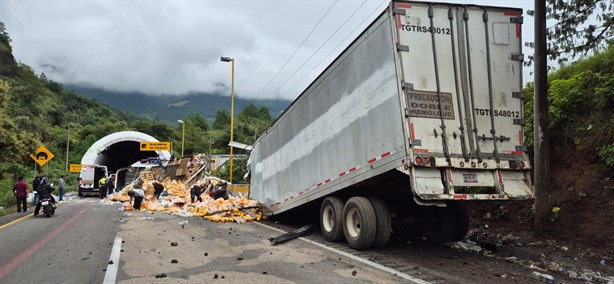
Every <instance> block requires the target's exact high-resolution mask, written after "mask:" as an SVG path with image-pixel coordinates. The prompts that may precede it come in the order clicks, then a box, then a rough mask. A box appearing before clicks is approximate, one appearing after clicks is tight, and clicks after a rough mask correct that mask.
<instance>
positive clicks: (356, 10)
mask: <svg viewBox="0 0 614 284" xmlns="http://www.w3.org/2000/svg"><path fill="white" fill-rule="evenodd" d="M365 3H367V0H365V1H363V2H362V4H360V6H358V8H356V9H355V10H354V12H353V13H352V14H351V15H350V16H348V17H347V19H345V22H343V24H341V26H339V28H337V30H335V32H334V33H333V34H331V35H330V37H329V38H328V39H327V40H326V41H325V42H324V43H323V44H322V45H320V47H319V48H318V49H317V50H316V51H315V52H314V53H313V54H312V55H311V56H309V58H307V60H305V62H303V64H302V65H301V66H299V67H298V68H297V69H296V71H294V73H292V75H290V77H288V79H287V80H286V81H284V82H283V83H282V84H281V85H280V86H279V88H277V89H276V90H275V91H273V92H272V93H271V95H269V96H268V97H267V98H266V99H270V98H271V97H272V96H273V95H274V94H275V93H277V92H278V91H279V90H280V89H281V88H282V87H283V86H284V85H285V84H286V83H288V81H290V79H292V77H294V75H296V73H297V72H298V71H299V70H301V68H303V66H305V64H306V63H307V62H309V60H311V58H313V56H314V55H316V53H318V51H320V49H322V47H323V46H324V45H325V44H326V43H328V41H330V39H331V38H332V37H333V36H335V34H337V32H339V30H340V29H341V28H342V27H343V26H345V24H346V23H347V22H348V21H349V20H350V18H352V17H353V16H354V15H355V14H356V12H358V10H359V9H360V8H362V6H363V5H365ZM266 99H265V100H266Z"/></svg>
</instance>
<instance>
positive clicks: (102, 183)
mask: <svg viewBox="0 0 614 284" xmlns="http://www.w3.org/2000/svg"><path fill="white" fill-rule="evenodd" d="M98 193H99V194H100V199H103V198H105V197H107V178H106V177H102V178H101V179H100V180H99V181H98Z"/></svg>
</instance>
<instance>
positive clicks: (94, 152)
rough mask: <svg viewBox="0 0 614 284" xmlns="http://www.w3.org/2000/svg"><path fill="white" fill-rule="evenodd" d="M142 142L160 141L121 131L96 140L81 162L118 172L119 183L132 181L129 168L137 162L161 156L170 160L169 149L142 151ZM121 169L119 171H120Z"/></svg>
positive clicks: (162, 158)
mask: <svg viewBox="0 0 614 284" xmlns="http://www.w3.org/2000/svg"><path fill="white" fill-rule="evenodd" d="M140 142H159V141H158V140H157V139H156V138H154V137H152V136H150V135H147V134H145V133H142V132H137V131H121V132H115V133H112V134H109V135H107V136H105V137H103V138H101V139H100V140H98V141H96V142H95V143H94V144H92V146H91V147H90V148H89V149H88V150H87V152H86V153H85V155H83V158H82V159H81V164H83V165H103V166H106V167H107V170H108V172H109V174H112V173H118V176H117V181H118V184H120V185H121V184H124V182H130V181H129V180H126V173H127V172H129V170H128V168H129V167H130V165H132V164H134V163H135V162H138V161H140V160H141V159H147V158H159V159H160V160H162V161H168V160H169V159H170V157H171V154H170V152H169V151H141V149H140ZM118 171H119V172H118Z"/></svg>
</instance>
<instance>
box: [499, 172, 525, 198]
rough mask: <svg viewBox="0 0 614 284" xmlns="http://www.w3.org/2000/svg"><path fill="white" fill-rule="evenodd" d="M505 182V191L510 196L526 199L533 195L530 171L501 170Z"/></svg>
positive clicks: (502, 179)
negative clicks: (530, 185)
mask: <svg viewBox="0 0 614 284" xmlns="http://www.w3.org/2000/svg"><path fill="white" fill-rule="evenodd" d="M500 174H501V181H502V183H503V192H505V193H506V194H507V196H508V197H510V198H514V199H524V198H531V197H533V191H532V190H531V188H530V187H529V184H531V181H530V177H529V174H528V172H510V171H500Z"/></svg>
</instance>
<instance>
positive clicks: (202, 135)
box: [0, 22, 272, 214]
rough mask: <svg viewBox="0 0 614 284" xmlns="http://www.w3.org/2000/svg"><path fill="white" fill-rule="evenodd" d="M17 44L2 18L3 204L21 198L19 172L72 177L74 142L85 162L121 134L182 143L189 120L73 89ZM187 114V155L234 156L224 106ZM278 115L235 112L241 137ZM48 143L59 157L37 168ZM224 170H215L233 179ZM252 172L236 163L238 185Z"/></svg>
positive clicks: (71, 180) (249, 139) (252, 109)
mask: <svg viewBox="0 0 614 284" xmlns="http://www.w3.org/2000/svg"><path fill="white" fill-rule="evenodd" d="M10 43H11V40H10V37H9V35H8V34H7V33H6V31H5V29H4V25H3V24H2V23H1V22H0V206H3V207H7V206H10V205H12V204H13V203H14V197H13V194H12V187H13V184H14V182H15V181H16V179H17V177H18V176H20V175H23V176H25V177H26V180H27V181H31V180H32V179H33V177H34V176H35V175H37V174H43V173H44V174H47V175H48V176H50V178H51V180H52V181H56V182H57V179H58V178H59V177H60V176H61V175H63V174H66V162H67V158H66V155H67V153H66V152H67V145H69V146H70V147H69V149H70V150H69V153H68V164H71V163H74V164H78V163H80V161H81V157H82V156H83V154H84V153H85V152H86V151H87V149H88V148H89V147H90V146H91V145H92V144H93V143H94V142H96V141H97V140H98V139H100V138H102V137H104V136H106V135H109V134H111V133H113V132H117V131H125V130H133V131H140V132H143V133H147V134H149V135H151V136H153V137H155V138H157V139H158V140H160V141H171V142H173V143H174V144H175V145H180V144H181V134H182V125H176V124H173V125H172V126H171V125H170V124H169V123H168V122H164V121H160V120H157V119H154V120H150V119H147V118H143V117H138V116H134V115H132V114H128V113H126V112H123V111H119V110H116V109H114V108H112V107H110V106H108V105H106V104H104V103H101V102H99V101H97V100H94V99H91V98H86V97H83V96H80V95H78V94H77V93H75V92H74V91H70V90H67V89H65V88H64V87H63V86H62V85H61V84H59V83H57V82H54V81H52V80H49V79H48V78H46V76H45V75H44V74H40V75H37V74H36V73H35V72H34V70H33V69H32V68H30V67H29V66H27V65H25V64H22V63H18V62H17V61H16V60H15V59H14V57H13V54H12V49H11V45H10ZM181 119H182V120H183V121H184V122H185V142H184V145H185V149H184V155H185V156H188V155H192V154H196V153H208V152H209V151H211V152H212V153H214V154H221V153H228V141H229V140H230V134H229V129H230V114H229V112H228V111H227V110H226V109H219V110H218V111H217V113H216V115H215V118H214V120H213V122H212V123H209V122H208V121H207V119H205V118H204V117H203V116H202V115H200V114H199V113H195V112H191V113H183V116H181ZM271 120H272V118H271V115H270V114H269V111H268V109H267V108H265V107H260V108H258V107H256V106H254V105H251V104H250V105H246V106H245V108H244V109H243V110H242V111H241V112H239V113H238V115H237V116H236V119H235V122H234V126H235V127H234V140H235V141H239V142H242V143H246V144H251V143H253V142H254V141H255V133H261V132H262V131H264V130H265V129H266V128H267V127H268V125H269V124H270V123H271ZM41 145H44V146H45V147H46V148H47V149H49V150H50V152H52V153H53V154H54V155H55V157H54V158H53V159H52V160H51V161H50V162H49V163H47V165H45V166H44V167H42V168H41V167H38V166H36V167H35V163H34V161H33V160H32V159H31V158H30V157H29V155H30V154H31V153H32V152H34V151H35V150H36V149H37V148H38V147H39V146H41ZM210 149H211V150H210ZM179 152H180V149H179V147H174V154H175V156H177V157H178V156H180V153H179ZM236 154H246V153H241V152H240V151H239V153H236ZM35 168H36V170H35ZM225 171H226V169H222V170H221V172H218V173H216V174H217V175H218V176H221V177H225V178H227V177H228V173H227V172H225ZM245 171H246V169H245V161H237V162H235V166H234V167H233V179H234V182H235V183H237V182H238V183H240V182H241V178H242V176H243V175H244V174H245ZM67 177H68V179H67V181H68V186H69V188H70V187H73V188H74V187H75V186H76V180H77V175H76V174H67ZM0 214H1V212H0Z"/></svg>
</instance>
